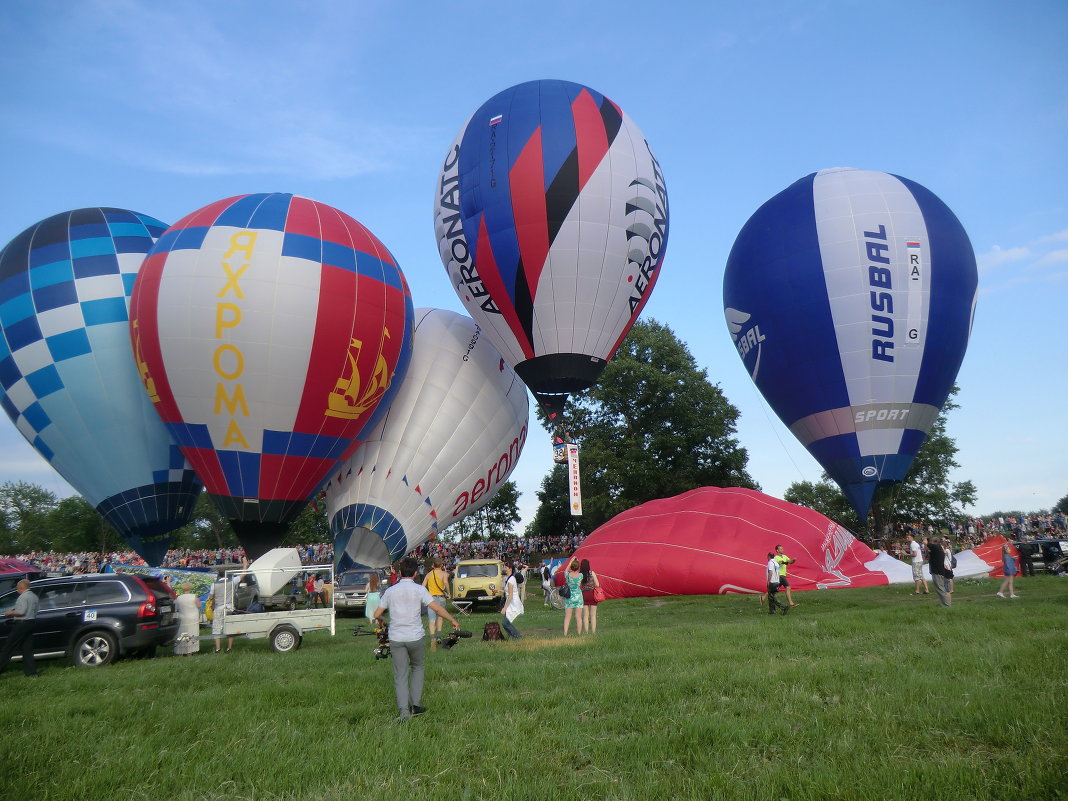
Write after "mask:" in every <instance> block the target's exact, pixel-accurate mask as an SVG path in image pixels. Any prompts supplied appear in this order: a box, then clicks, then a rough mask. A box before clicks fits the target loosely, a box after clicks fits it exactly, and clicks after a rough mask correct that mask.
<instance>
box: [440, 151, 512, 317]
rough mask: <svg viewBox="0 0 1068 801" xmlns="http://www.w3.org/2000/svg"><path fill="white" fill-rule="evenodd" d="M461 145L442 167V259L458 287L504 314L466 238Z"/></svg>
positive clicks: (484, 306)
mask: <svg viewBox="0 0 1068 801" xmlns="http://www.w3.org/2000/svg"><path fill="white" fill-rule="evenodd" d="M459 165H460V145H459V144H457V145H454V146H453V148H452V150H450V151H449V154H448V155H447V156H446V157H445V164H444V165H443V166H442V168H441V192H440V204H441V208H442V209H446V210H448V212H449V213H448V214H445V215H443V216H442V217H441V224H442V228H444V236H443V237H442V238H441V240H439V242H438V252H439V253H440V254H441V260H442V261H443V262H445V263H446V265H447V267H446V270H447V272H448V273H449V276H450V277H451V278H452V280H453V282H454V284H455V286H456V289H457V290H459V289H460V287H461V285H462V286H464V287H465V288H466V289H467V291H468V292H470V293H471V297H473V298H476V299H477V302H478V304H479V306H480V307H481V308H482V311H484V312H487V313H491V314H500V313H501V310H500V309H498V308H497V304H496V303H494V302H493V298H491V297H490V294H489V292H488V291H487V290H486V287H485V285H484V284H483V283H482V277H481V276H480V275H479V274H478V268H477V267H476V266H475V265H474V264H473V263H472V261H471V250H470V248H468V246H467V239H466V238H465V237H464V229H463V221H462V220H461V218H460V177H459V169H460V167H459Z"/></svg>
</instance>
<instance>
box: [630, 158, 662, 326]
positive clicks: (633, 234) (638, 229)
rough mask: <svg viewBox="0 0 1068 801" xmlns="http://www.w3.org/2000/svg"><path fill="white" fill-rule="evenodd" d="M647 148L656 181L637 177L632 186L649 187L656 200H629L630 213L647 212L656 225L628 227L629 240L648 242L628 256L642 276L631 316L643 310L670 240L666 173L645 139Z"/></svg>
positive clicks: (636, 286)
mask: <svg viewBox="0 0 1068 801" xmlns="http://www.w3.org/2000/svg"><path fill="white" fill-rule="evenodd" d="M643 141H644V143H645V149H646V151H647V152H648V153H649V161H650V162H651V163H652V165H653V181H648V180H643V179H641V178H637V179H635V180H634V181H632V182H631V187H634V188H635V189H637V187H646V188H647V189H649V190H652V191H655V192H656V200H655V201H652V200H650V199H649V198H647V197H644V196H641V195H639V196H636V197H634V198H632V199H631V200H629V201H627V214H628V215H630V214H631V213H633V212H635V211H644V212H645V213H646V214H648V215H649V217H650V219H651V221H652V225H647V224H646V223H642V222H638V223H631V224H630V225H628V226H627V240H628V242H633V240H634V239H635V238H638V239H641V240H643V241H644V242H645V245H644V247H640V248H635V249H632V250H631V251H630V252H629V253H628V254H627V259H628V261H630V262H633V263H634V264H636V265H637V266H638V276H637V278H635V279H634V289H635V290H636V293H637V294H633V295H631V296H630V311H631V314H634V313H635V310H637V309H639V308H640V307H641V305H642V303H644V302H645V300H644V299H645V293H646V292H648V291H649V287H650V286H652V284H653V281H654V273H656V270H657V269H658V268H659V267H660V264H661V258H660V253H661V250H663V247H664V242H665V241H666V240H667V208H668V201H667V187H666V186H665V184H664V174H663V173H662V172H661V171H660V162H659V161H657V160H656V156H654V155H653V150H652V148H650V147H649V142H648V141H647V140H643Z"/></svg>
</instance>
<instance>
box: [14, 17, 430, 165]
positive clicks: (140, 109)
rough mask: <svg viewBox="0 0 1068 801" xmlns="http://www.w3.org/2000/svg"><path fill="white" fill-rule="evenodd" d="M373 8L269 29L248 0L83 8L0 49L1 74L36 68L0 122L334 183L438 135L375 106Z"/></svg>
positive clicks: (100, 147)
mask: <svg viewBox="0 0 1068 801" xmlns="http://www.w3.org/2000/svg"><path fill="white" fill-rule="evenodd" d="M371 6H372V10H371V11H370V12H369V11H368V9H367V8H366V7H364V6H363V4H360V6H356V5H352V6H350V5H348V4H339V5H337V6H334V5H331V4H325V5H324V6H323V7H318V6H317V7H316V11H315V13H314V14H309V13H307V11H306V10H304V11H302V10H301V9H300V8H299V7H298V6H297V5H296V4H294V5H293V6H292V8H291V9H290V11H288V12H287V13H288V15H289V18H290V22H291V24H292V26H294V27H296V28H299V30H300V31H301V34H300V35H299V36H295V35H292V33H293V30H292V28H291V27H287V26H278V25H277V24H274V25H270V26H268V25H265V24H263V23H262V21H261V19H260V15H257V14H256V13H254V11H255V9H254V7H253V6H250V5H249V4H242V3H235V4H233V5H232V6H228V5H227V4H223V5H219V6H212V7H211V8H212V11H211V13H206V8H207V7H206V6H196V8H200V10H201V11H202V12H205V13H193V11H192V9H191V7H190V6H188V5H186V4H179V5H177V6H172V5H168V4H149V3H139V2H130V1H129V0H108V2H86V3H81V4H75V5H72V6H70V7H69V8H68V12H65V14H64V15H63V16H64V19H62V20H59V21H57V25H56V27H55V29H52V30H49V36H48V37H45V38H44V40H43V41H39V44H38V46H36V47H35V48H34V49H32V50H30V49H23V50H22V51H21V52H20V53H9V54H8V55H7V56H6V57H4V56H0V59H2V61H3V62H5V63H3V71H5V72H6V71H8V69H9V68H10V67H11V66H12V64H13V62H15V61H22V62H23V63H22V64H21V66H22V70H23V72H29V73H30V74H32V75H34V76H35V77H34V81H35V85H34V86H33V87H27V88H26V90H25V91H24V92H22V93H21V94H20V93H19V92H17V91H16V92H15V93H14V94H15V96H14V97H11V98H9V99H8V100H7V105H8V106H9V108H8V111H9V112H10V113H8V114H6V115H5V118H6V121H5V122H0V125H3V126H4V127H6V128H8V129H9V130H10V132H11V133H12V134H16V135H18V136H21V137H23V138H26V139H31V140H34V141H37V142H41V141H46V142H49V143H50V144H52V145H53V146H55V147H57V148H63V149H66V150H67V151H69V152H73V153H77V154H79V155H84V156H87V157H90V158H92V157H96V158H100V159H107V160H108V162H109V163H116V162H120V163H126V164H128V165H131V166H134V167H137V168H139V169H140V168H149V169H155V170H159V171H161V172H166V173H172V174H187V175H224V174H234V175H239V174H243V175H256V174H278V175H286V176H304V177H310V178H314V179H337V178H350V177H353V176H356V175H360V174H366V173H370V172H378V171H382V170H389V169H393V168H396V167H398V166H401V165H403V164H404V163H405V159H406V158H408V157H409V155H410V153H411V152H412V150H413V148H422V147H424V146H425V144H426V143H427V142H429V141H433V142H435V143H437V142H440V141H441V134H440V132H439V131H436V130H434V129H431V128H428V127H425V126H420V125H417V124H413V122H414V121H415V120H417V119H418V116H417V113H416V109H414V108H413V109H412V115H411V118H410V119H403V118H402V119H387V118H384V117H383V116H382V115H380V114H377V113H376V103H375V101H374V99H373V98H372V97H371V96H370V95H372V94H373V89H374V81H375V80H376V78H375V76H376V75H378V74H380V72H381V69H382V65H378V64H368V63H366V59H364V58H362V57H361V48H360V46H359V43H360V42H361V41H367V40H368V37H373V36H374V29H375V22H376V18H375V13H374V12H373V4H371ZM31 33H32V32H31V31H26V32H25V34H26V36H27V38H32V39H34V40H35V41H38V37H32V36H30V34H31ZM27 60H28V61H29V63H25V62H26V61H27ZM35 65H36V66H35ZM120 65H121V66H120ZM60 90H62V92H63V94H64V95H67V96H71V95H73V96H75V97H78V98H79V100H78V102H77V103H73V104H67V105H66V106H65V107H63V109H62V110H60V109H56V108H54V107H52V106H50V105H49V104H47V103H44V104H43V103H41V102H40V97H41V96H48V95H50V94H53V93H55V92H58V91H60ZM61 115H62V116H61Z"/></svg>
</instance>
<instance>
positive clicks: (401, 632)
mask: <svg viewBox="0 0 1068 801" xmlns="http://www.w3.org/2000/svg"><path fill="white" fill-rule="evenodd" d="M398 568H399V570H400V576H401V577H400V581H398V582H397V583H396V584H394V585H393V586H391V587H389V588H388V589H387V590H386V591H385V592H384V593H382V600H381V601H380V602H379V606H378V609H376V610H375V617H376V618H377V619H378V620H380V621H381V619H382V615H383V614H385V612H386V610H389V650H390V653H391V654H392V656H393V688H394V690H395V691H396V694H397V708H398V709H399V710H400V716H399V717H398V720H408V718H410V717H411V716H412V715H421V714H423V713H424V712H426V709H424V708H423V707H421V706H420V705H419V703H420V701H422V700H423V676H424V673H425V669H426V661H425V660H426V641H425V639H424V637H425V634H426V632H425V631H424V630H423V617H422V613H423V607H424V606H426V607H429V608H431V609H433V610H434V613H435V614H437V615H439V616H440V617H443V618H445V620H447V621H449V622H450V623H452V627H453V628H454V629H458V628H460V624H459V623H457V622H456V618H454V617H453V616H452V615H450V614H449V613H448V612H447V611H446V610H445V608H444V607H443V606H440V605H439V604H438V603H437V601H435V600H434V598H433V597H432V596H431V595H430V592H429V590H427V588H426V587H424V586H422V585H421V584H419V583H417V582H416V581H414V580H413V579H414V578H415V576H416V574H417V573H418V572H419V563H418V562H416V561H415V560H414V559H401V560H400V563H399V565H398Z"/></svg>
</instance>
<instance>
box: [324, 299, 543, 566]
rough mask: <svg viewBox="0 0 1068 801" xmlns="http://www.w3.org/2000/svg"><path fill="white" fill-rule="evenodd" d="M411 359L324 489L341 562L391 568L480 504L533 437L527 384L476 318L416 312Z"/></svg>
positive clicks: (497, 486) (505, 476)
mask: <svg viewBox="0 0 1068 801" xmlns="http://www.w3.org/2000/svg"><path fill="white" fill-rule="evenodd" d="M415 316H416V323H415V344H414V346H413V352H412V360H411V365H410V366H409V368H408V373H407V376H406V377H405V379H404V383H403V384H402V385H401V388H400V391H398V393H397V396H396V398H394V400H393V403H392V404H391V405H390V407H389V411H388V412H387V413H386V415H385V417H384V418H383V419H382V421H381V422H380V423H379V424H378V425H377V426H376V427H375V429H374V430H373V431H372V432H370V433H369V434H368V435H367V437H366V438H365V441H364V442H363V444H362V445H361V446H360V447H359V449H357V451H356V452H355V453H354V454H353V456H352V458H351V459H350V460H349V461H348V462H346V463H345V464H343V465H342V466H341V468H340V469H339V470H337V471H335V474H334V478H333V480H332V481H331V482H330V484H329V485H328V487H327V490H326V500H327V509H328V516H329V518H330V529H331V531H332V532H333V533H334V535H335V539H334V560H335V562H336V563H337V566H338V569H339V570H343V569H345V568H347V567H351V566H353V565H354V564H355V565H363V566H366V567H381V566H383V565H388V564H390V563H391V562H393V561H394V560H396V559H398V558H399V557H401V556H404V554H406V553H408V552H409V551H411V550H412V549H413V548H415V547H416V546H418V545H419V544H420V543H422V542H424V541H426V540H427V539H428V538H430V537H432V536H434V535H435V534H436V533H437V532H439V531H441V530H443V529H444V528H446V527H447V526H449V525H451V524H452V523H455V522H456V521H458V520H460V519H462V518H464V517H466V516H467V515H469V514H471V513H472V512H474V511H477V510H478V509H480V508H482V507H483V506H484V505H485V504H486V503H487V502H488V501H489V500H490V499H491V498H493V496H494V495H495V494H496V493H497V490H498V489H500V487H501V485H502V484H503V483H504V482H505V481H506V480H507V479H508V476H509V475H510V474H511V472H512V470H513V469H514V468H515V465H516V462H518V460H519V455H520V453H521V452H522V450H523V444H524V443H525V442H526V437H527V419H528V414H529V408H528V402H527V392H526V388H525V387H524V386H523V384H522V383H521V382H520V381H519V379H518V377H517V376H516V374H515V372H514V371H513V370H512V368H511V367H509V366H508V365H507V364H506V363H505V361H504V359H502V358H501V355H500V354H499V353H498V352H497V350H496V348H494V347H493V345H491V344H490V343H489V342H488V341H487V339H486V337H485V336H483V333H482V330H481V329H480V328H479V326H477V325H476V324H475V323H474V321H473V320H471V319H470V318H469V317H466V316H464V315H462V314H456V313H455V312H450V311H444V310H442V309H417V310H416V315H415Z"/></svg>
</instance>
